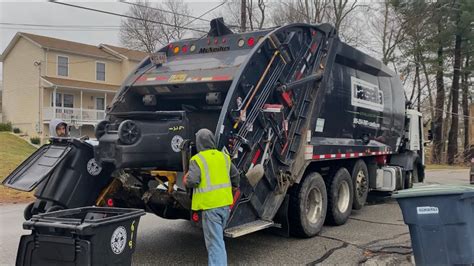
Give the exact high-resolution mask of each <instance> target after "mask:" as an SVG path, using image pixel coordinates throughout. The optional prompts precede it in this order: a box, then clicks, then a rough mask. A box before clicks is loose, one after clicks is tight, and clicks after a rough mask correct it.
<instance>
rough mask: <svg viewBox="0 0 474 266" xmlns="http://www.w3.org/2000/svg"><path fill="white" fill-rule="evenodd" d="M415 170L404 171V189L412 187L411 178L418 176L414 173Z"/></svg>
mask: <svg viewBox="0 0 474 266" xmlns="http://www.w3.org/2000/svg"><path fill="white" fill-rule="evenodd" d="M416 172H417V170H416V168H413V171H406V172H405V179H404V180H403V183H404V184H403V188H404V189H409V188H412V187H413V177H414V176H415V175H416V176H418V174H417V173H416Z"/></svg>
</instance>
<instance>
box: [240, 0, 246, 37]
mask: <svg viewBox="0 0 474 266" xmlns="http://www.w3.org/2000/svg"><path fill="white" fill-rule="evenodd" d="M240 1H241V2H240V31H241V32H245V31H246V27H245V25H247V14H246V11H247V0H240Z"/></svg>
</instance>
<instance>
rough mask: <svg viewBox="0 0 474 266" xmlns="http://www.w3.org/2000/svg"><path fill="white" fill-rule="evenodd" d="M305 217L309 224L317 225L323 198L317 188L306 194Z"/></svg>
mask: <svg viewBox="0 0 474 266" xmlns="http://www.w3.org/2000/svg"><path fill="white" fill-rule="evenodd" d="M307 202H308V204H307V207H306V217H307V218H308V221H309V222H310V223H313V224H315V223H317V222H318V221H319V220H320V219H321V215H322V210H323V196H322V194H321V191H320V190H319V189H318V188H312V189H311V190H310V191H309V193H308V198H307Z"/></svg>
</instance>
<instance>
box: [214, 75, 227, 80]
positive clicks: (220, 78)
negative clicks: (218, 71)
mask: <svg viewBox="0 0 474 266" xmlns="http://www.w3.org/2000/svg"><path fill="white" fill-rule="evenodd" d="M229 79H231V77H230V76H227V75H225V76H213V77H212V80H229Z"/></svg>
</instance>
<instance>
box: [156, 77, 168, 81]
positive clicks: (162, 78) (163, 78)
mask: <svg viewBox="0 0 474 266" xmlns="http://www.w3.org/2000/svg"><path fill="white" fill-rule="evenodd" d="M168 79H169V77H166V76H156V77H155V80H168Z"/></svg>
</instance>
